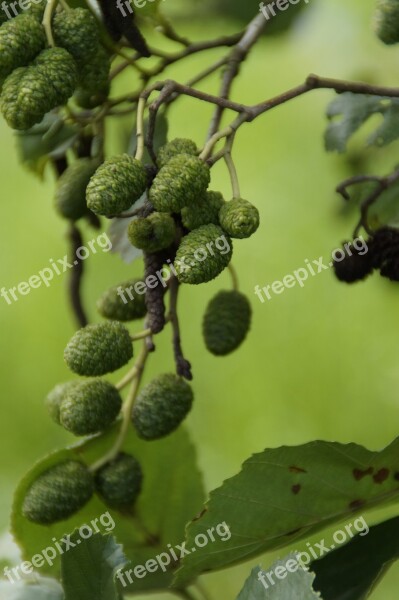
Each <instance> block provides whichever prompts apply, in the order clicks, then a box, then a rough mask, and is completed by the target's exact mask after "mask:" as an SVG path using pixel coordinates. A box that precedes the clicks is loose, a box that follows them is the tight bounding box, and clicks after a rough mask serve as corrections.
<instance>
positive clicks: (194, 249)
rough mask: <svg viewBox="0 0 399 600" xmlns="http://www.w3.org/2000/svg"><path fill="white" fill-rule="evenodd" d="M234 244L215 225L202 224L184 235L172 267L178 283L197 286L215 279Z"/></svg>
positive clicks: (230, 253) (229, 255)
mask: <svg viewBox="0 0 399 600" xmlns="http://www.w3.org/2000/svg"><path fill="white" fill-rule="evenodd" d="M232 254H233V244H232V241H231V239H230V238H229V237H228V236H226V234H225V233H224V231H223V229H221V228H220V227H218V226H217V225H213V224H210V225H203V226H202V227H199V228H198V229H195V230H194V231H191V232H190V233H189V234H188V235H186V236H185V237H184V238H183V239H182V241H181V243H180V246H179V248H178V250H177V253H176V259H175V263H174V267H175V269H176V272H177V278H178V280H179V281H180V283H190V284H194V285H198V284H200V283H206V282H207V281H211V279H215V277H217V276H218V275H219V274H220V273H221V272H222V271H223V270H224V269H225V268H226V267H227V265H228V264H229V262H230V261H231V257H232Z"/></svg>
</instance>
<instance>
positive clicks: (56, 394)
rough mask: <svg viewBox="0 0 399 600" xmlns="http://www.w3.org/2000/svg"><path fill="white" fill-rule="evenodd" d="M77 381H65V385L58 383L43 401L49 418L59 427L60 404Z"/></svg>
mask: <svg viewBox="0 0 399 600" xmlns="http://www.w3.org/2000/svg"><path fill="white" fill-rule="evenodd" d="M78 384H79V381H67V382H66V383H59V384H58V385H56V386H55V388H53V389H52V390H51V392H49V393H48V395H47V398H46V400H45V404H46V408H47V410H48V413H49V415H50V417H51V418H52V419H53V421H55V423H57V425H60V408H61V404H62V403H63V401H64V400H65V398H66V397H67V394H68V392H69V391H70V390H71V389H72V388H73V387H74V386H76V385H78Z"/></svg>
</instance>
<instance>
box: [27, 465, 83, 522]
mask: <svg viewBox="0 0 399 600" xmlns="http://www.w3.org/2000/svg"><path fill="white" fill-rule="evenodd" d="M93 493H94V481H93V477H92V475H91V473H90V471H89V470H88V469H87V467H86V466H85V465H84V464H83V463H81V462H78V461H74V460H69V461H65V462H63V463H60V464H59V465H56V466H55V467H52V468H51V469H49V470H48V471H45V472H44V473H42V474H41V475H39V477H38V478H37V479H36V481H34V482H33V484H32V485H31V487H30V488H29V490H28V492H27V494H26V496H25V499H24V502H23V506H22V513H23V515H24V516H25V517H26V518H27V519H29V521H33V522H34V523H38V524H40V525H50V524H51V523H56V522H57V521H63V520H64V519H68V517H70V516H72V515H73V514H74V513H76V512H78V511H79V510H80V509H81V508H82V507H83V506H84V505H85V504H86V503H87V502H88V501H89V500H90V498H91V497H92V495H93Z"/></svg>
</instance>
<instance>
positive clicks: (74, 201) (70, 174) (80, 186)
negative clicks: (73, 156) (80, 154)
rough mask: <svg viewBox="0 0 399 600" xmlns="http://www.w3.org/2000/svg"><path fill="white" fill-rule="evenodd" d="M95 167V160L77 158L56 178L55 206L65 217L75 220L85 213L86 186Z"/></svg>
mask: <svg viewBox="0 0 399 600" xmlns="http://www.w3.org/2000/svg"><path fill="white" fill-rule="evenodd" d="M97 167H98V162H97V161H94V160H92V159H91V158H79V159H78V160H77V161H76V162H74V163H73V164H72V165H70V166H69V167H68V168H67V169H66V171H64V173H63V174H62V175H61V177H60V178H59V179H58V181H57V189H56V193H55V206H56V209H57V211H58V212H59V213H60V215H61V216H62V217H64V218H65V219H70V220H71V221H77V220H78V219H80V218H81V217H83V216H84V215H85V214H87V204H86V188H87V186H88V184H89V181H90V178H91V176H92V175H93V174H94V172H95V171H96V169H97Z"/></svg>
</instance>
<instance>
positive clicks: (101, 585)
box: [61, 531, 126, 600]
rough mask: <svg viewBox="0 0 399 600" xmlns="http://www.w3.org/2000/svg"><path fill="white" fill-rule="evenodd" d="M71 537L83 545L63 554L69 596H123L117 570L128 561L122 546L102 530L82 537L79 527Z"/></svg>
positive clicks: (78, 599) (106, 599)
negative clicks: (115, 577) (85, 538)
mask: <svg viewBox="0 0 399 600" xmlns="http://www.w3.org/2000/svg"><path fill="white" fill-rule="evenodd" d="M71 541H72V543H76V544H79V546H78V547H76V548H73V551H72V552H71V551H69V552H65V554H63V555H62V557H61V574H62V584H63V588H64V592H65V600H119V598H120V596H119V592H118V591H117V587H116V583H115V581H114V574H115V571H116V570H117V569H118V568H120V567H122V566H123V565H124V564H126V558H125V556H124V554H123V551H122V546H120V545H118V544H117V543H116V541H115V539H114V538H113V537H111V536H102V535H101V534H99V533H97V534H95V535H94V536H92V537H91V538H88V539H87V540H82V538H81V537H80V535H79V532H78V531H75V532H74V533H73V534H72V535H71Z"/></svg>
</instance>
